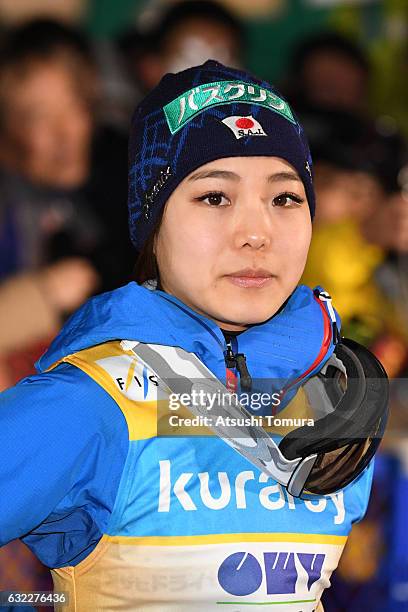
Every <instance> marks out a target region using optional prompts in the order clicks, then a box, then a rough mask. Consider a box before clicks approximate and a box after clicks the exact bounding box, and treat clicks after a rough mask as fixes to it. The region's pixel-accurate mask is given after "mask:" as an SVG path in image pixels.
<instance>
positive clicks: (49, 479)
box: [0, 364, 128, 566]
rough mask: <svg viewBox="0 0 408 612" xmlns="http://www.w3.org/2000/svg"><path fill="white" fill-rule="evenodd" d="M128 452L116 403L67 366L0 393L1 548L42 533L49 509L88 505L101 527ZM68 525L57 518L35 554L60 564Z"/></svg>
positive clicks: (82, 543) (81, 545)
mask: <svg viewBox="0 0 408 612" xmlns="http://www.w3.org/2000/svg"><path fill="white" fill-rule="evenodd" d="M127 450H128V431H127V425H126V422H125V419H124V417H123V415H122V413H121V411H120V410H119V408H118V407H117V405H116V404H115V402H114V401H113V400H112V399H111V398H110V397H109V396H108V395H107V394H106V393H105V391H103V389H102V388H101V387H99V386H98V385H97V384H96V383H95V382H94V381H93V380H91V379H90V378H89V377H88V376H87V375H86V374H84V373H83V372H81V371H79V370H77V369H76V368H74V367H72V366H70V365H67V364H62V365H60V366H59V367H58V368H56V369H55V370H54V371H52V372H50V373H45V374H41V375H36V376H32V377H29V378H26V379H24V380H23V381H21V382H20V383H19V384H18V385H16V386H15V387H13V388H11V389H9V390H8V391H6V392H4V393H3V394H2V395H1V396H0V546H1V545H4V544H6V543H7V542H9V541H10V540H13V539H15V538H19V537H23V536H26V534H29V533H30V532H33V531H35V532H36V533H38V532H41V524H42V523H44V522H45V521H46V519H47V517H48V516H49V515H50V514H52V513H56V514H57V515H58V516H59V518H60V519H64V516H65V515H66V516H70V517H71V519H72V516H73V513H74V514H75V511H76V510H78V509H80V511H81V512H86V510H87V507H88V504H89V507H91V505H92V508H93V512H92V513H91V512H90V513H89V516H91V514H92V516H94V515H95V512H96V515H97V517H96V523H97V524H98V525H99V528H101V529H103V526H104V524H106V522H107V520H108V518H109V516H110V512H111V510H112V508H113V504H114V500H115V497H116V491H117V487H118V485H119V480H120V476H121V473H122V469H123V466H124V462H125V458H126V454H127ZM95 508H96V510H95ZM61 525H62V527H61ZM71 528H72V529H73V530H75V529H76V526H75V524H73V523H72V520H71V521H67V522H65V523H64V520H62V522H61V523H60V525H59V529H58V531H60V532H62V533H61V534H59V539H58V540H56V539H55V537H54V538H50V537H48V538H47V537H46V538H44V537H40V538H37V541H36V543H37V544H38V546H39V548H38V550H39V551H40V554H38V551H37V550H36V549H35V545H34V546H33V547H32V548H33V550H34V551H35V552H36V554H37V556H39V557H40V559H41V560H43V561H45V562H46V563H47V564H49V565H54V564H55V565H56V564H61V563H63V562H64V551H63V550H62V551H61V545H62V544H64V543H65V539H64V532H66V531H69V530H70V529H71ZM45 531H46V530H45ZM88 531H89V533H88V532H87V529H85V530H84V533H83V534H82V536H81V538H79V540H78V538H77V539H76V544H75V546H76V547H77V548H78V551H77V552H80V550H79V549H85V548H86V546H87V545H89V542H87V538H88V539H89V538H90V532H91V531H92V532H93V537H94V535H95V534H94V531H95V524H92V525H89V529H88ZM43 535H44V534H43ZM66 539H67V540H69V537H68V538H66ZM49 543H50V544H49ZM50 546H51V547H52V550H51V549H50ZM69 553H70V555H73V553H75V551H73V550H72V549H71V550H70V551H69ZM57 555H58V560H57V558H56V556H57ZM55 565H54V566H55Z"/></svg>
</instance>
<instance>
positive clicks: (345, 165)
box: [304, 110, 408, 376]
mask: <svg viewBox="0 0 408 612" xmlns="http://www.w3.org/2000/svg"><path fill="white" fill-rule="evenodd" d="M305 129H306V130H307V133H308V135H309V138H310V139H311V142H312V145H311V146H312V148H313V151H314V155H315V160H316V163H315V184H316V193H317V198H318V202H319V210H318V213H317V215H316V229H315V233H314V236H313V240H312V245H311V249H310V253H309V258H308V264H307V266H306V269H305V274H304V280H305V282H306V283H309V282H313V279H316V278H317V277H319V278H321V279H322V282H324V284H325V286H326V287H327V290H328V291H329V292H330V293H332V294H333V296H334V298H335V299H336V302H337V303H338V304H340V307H341V311H342V320H343V326H344V328H345V330H346V335H349V336H350V337H352V338H354V339H355V340H357V341H358V342H361V343H363V344H365V345H366V346H368V347H370V348H371V350H373V351H374V352H375V353H377V356H378V357H379V358H381V359H382V361H383V363H384V365H385V367H386V369H387V371H388V374H389V375H390V376H396V375H397V374H398V373H399V372H400V371H401V369H402V367H403V366H404V363H405V361H406V358H407V350H406V346H405V345H406V340H407V338H408V330H405V332H404V330H403V327H404V326H403V321H402V316H401V313H399V315H398V306H399V304H397V303H393V300H392V299H390V297H389V296H387V292H386V290H385V288H384V287H383V286H382V281H381V280H380V278H378V275H379V271H380V270H381V268H382V266H383V264H384V262H385V260H386V257H387V252H386V251H385V250H384V249H383V248H381V247H380V246H379V244H378V243H379V240H371V239H370V238H369V237H368V236H367V232H366V229H367V226H368V225H370V224H371V219H372V218H375V217H376V216H377V215H378V214H379V212H380V211H381V210H382V209H383V208H384V201H387V199H388V198H389V197H390V193H392V190H393V188H394V189H395V187H396V180H397V177H396V175H395V168H394V166H393V164H392V163H390V158H391V156H390V150H389V141H388V140H387V139H386V138H383V137H381V136H380V135H379V134H377V133H376V132H375V131H374V130H373V129H372V123H370V122H367V121H366V122H364V121H362V119H361V118H360V117H359V116H357V115H355V114H350V113H345V112H339V111H328V110H327V111H325V112H323V111H321V110H315V111H311V110H309V112H308V113H307V115H306V120H305ZM356 253H358V257H357V256H356ZM380 277H381V274H380Z"/></svg>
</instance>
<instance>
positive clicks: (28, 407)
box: [0, 283, 371, 567]
mask: <svg viewBox="0 0 408 612" xmlns="http://www.w3.org/2000/svg"><path fill="white" fill-rule="evenodd" d="M324 309H325V307H324V306H323V305H322V304H321V303H319V300H316V298H315V296H314V295H313V292H312V291H311V290H310V289H309V288H307V287H305V286H299V287H298V288H297V289H296V290H295V292H294V293H293V294H292V296H291V298H290V299H289V300H288V302H287V303H286V305H285V307H284V308H283V309H282V310H281V312H280V313H279V314H277V315H275V316H274V317H272V318H271V319H269V320H268V321H266V322H265V323H263V324H260V325H254V326H252V327H250V328H249V329H248V330H246V331H245V332H243V333H241V334H240V335H239V336H238V338H237V339H236V340H235V342H236V343H237V344H238V345H239V346H237V345H236V346H235V351H236V352H237V351H239V352H242V353H244V354H245V356H246V360H247V366H248V370H249V372H250V373H251V375H252V377H254V378H268V379H280V380H281V381H282V380H283V381H285V382H286V383H288V384H290V382H291V381H296V380H297V379H299V378H301V377H302V376H304V375H305V373H306V372H307V376H311V375H312V374H314V373H315V372H316V371H318V370H319V369H320V368H321V367H322V365H323V362H324V361H325V360H326V359H328V358H329V356H330V355H331V353H332V352H333V350H334V347H333V341H332V339H331V338H330V337H329V340H328V341H327V338H326V339H325V334H326V335H327V329H328V327H327V314H326V315H325V313H324ZM114 339H129V340H131V339H134V340H139V341H141V342H148V343H154V344H163V345H169V346H180V347H182V348H183V349H185V350H187V351H189V352H194V353H195V354H196V355H197V356H198V357H199V358H200V359H201V360H202V362H203V363H204V364H205V365H206V366H207V367H208V368H209V369H210V370H211V371H212V372H213V373H214V374H215V375H216V376H218V378H219V379H221V380H222V381H224V382H225V376H226V370H225V361H224V353H225V350H226V344H225V339H224V337H223V334H222V332H221V330H220V329H219V328H218V326H217V325H216V324H215V323H214V322H212V321H211V320H209V319H207V318H206V317H204V316H202V315H199V314H197V313H195V312H194V311H193V310H191V309H190V308H189V307H187V306H186V305H185V304H183V303H182V302H181V301H180V300H178V299H177V298H175V297H173V296H170V295H168V294H166V293H164V292H162V291H158V290H156V291H150V290H148V289H146V288H145V287H142V286H139V285H137V284H135V283H130V284H128V285H127V286H124V287H122V288H120V289H117V290H115V291H113V292H110V293H107V294H103V295H99V296H97V297H94V298H92V299H91V300H89V301H88V302H87V303H86V304H85V305H84V306H83V307H82V308H81V309H80V310H79V311H77V312H76V313H75V314H74V315H73V316H72V317H71V319H70V320H69V321H68V323H67V324H66V325H65V327H64V328H63V330H62V331H61V333H60V334H59V335H58V336H57V338H56V339H55V340H54V341H53V343H52V344H51V346H50V348H49V350H48V351H47V352H46V353H45V354H44V355H43V356H42V357H41V359H40V360H39V362H38V364H37V369H38V374H36V375H33V376H30V377H28V378H25V379H24V380H22V381H21V382H20V383H18V384H17V385H16V386H15V387H13V388H11V389H9V390H7V391H6V392H4V393H3V394H2V395H1V396H0V546H1V545H4V544H6V543H7V542H9V541H11V540H13V539H15V538H21V539H22V540H23V541H24V542H25V543H26V544H27V545H28V546H29V547H30V548H31V549H32V550H33V551H34V553H35V554H36V555H37V556H38V558H39V559H40V560H41V561H42V562H43V563H44V564H46V565H48V566H49V567H63V566H67V565H70V566H72V565H74V566H75V565H76V564H77V563H79V562H80V561H81V560H83V559H84V558H85V557H86V556H87V555H89V553H90V552H91V551H92V550H93V549H94V548H95V546H96V545H97V543H98V541H99V540H100V538H101V535H102V534H103V533H105V530H106V526H107V524H108V521H109V518H110V516H111V513H112V509H113V506H114V503H115V499H116V496H117V493H118V488H119V483H120V479H121V476H122V472H123V468H124V465H125V461H126V457H127V453H128V447H129V436H128V431H127V425H126V422H125V419H124V417H123V414H122V412H121V411H120V410H119V409H118V407H117V405H116V403H115V402H114V401H113V399H112V398H111V397H110V396H109V395H108V394H107V393H106V392H105V391H104V390H103V389H102V388H101V387H100V386H99V385H98V384H96V382H94V380H92V379H91V378H90V377H89V376H87V375H86V374H85V373H84V372H82V371H81V370H79V369H77V368H75V367H73V366H72V365H69V364H60V365H58V366H57V367H56V368H55V369H53V370H52V371H50V372H47V368H49V367H50V366H51V365H52V364H54V363H55V362H57V361H59V360H60V359H62V358H63V357H64V356H66V355H69V354H72V353H75V352H77V351H80V350H81V349H84V348H87V347H91V346H94V345H97V344H101V343H104V342H107V341H109V340H114ZM325 341H326V343H327V342H328V344H327V346H326V348H325V350H324V351H323V352H322V346H323V345H324V343H325ZM299 384H300V382H298V383H297V384H296V385H295V387H294V388H293V389H292V393H289V394H288V396H287V399H290V397H292V396H293V393H294V392H295V391H296V388H297V386H298V385H299ZM248 465H249V464H248ZM370 486H371V469H369V470H366V471H365V472H364V473H363V474H362V475H361V476H360V478H359V479H358V481H356V483H354V484H352V485H349V487H347V488H346V490H347V491H348V493H347V500H348V503H349V507H351V508H352V510H351V515H352V521H354V520H359V519H360V518H361V517H362V515H363V514H364V512H365V509H366V505H367V502H368V496H369V491H370ZM309 515H310V521H311V523H310V524H307V523H305V524H304V527H303V528H304V529H305V530H306V531H307V532H309V533H315V532H316V530H319V526H318V521H317V520H316V517H318V515H315V514H313V513H309ZM313 523H314V524H313ZM348 529H349V528H346V527H345V534H346V533H347V532H348Z"/></svg>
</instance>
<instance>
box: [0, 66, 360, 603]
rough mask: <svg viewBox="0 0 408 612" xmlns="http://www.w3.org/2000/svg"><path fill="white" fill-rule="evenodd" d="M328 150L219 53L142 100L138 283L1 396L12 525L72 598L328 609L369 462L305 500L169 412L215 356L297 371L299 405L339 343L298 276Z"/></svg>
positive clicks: (226, 362)
mask: <svg viewBox="0 0 408 612" xmlns="http://www.w3.org/2000/svg"><path fill="white" fill-rule="evenodd" d="M310 166H311V160H310V155H309V151H308V147H307V144H306V141H305V138H304V136H303V132H302V129H301V127H300V126H299V124H298V123H297V121H296V119H295V117H294V116H293V114H292V112H291V110H290V108H289V106H288V105H287V103H286V102H285V101H284V100H283V99H282V98H280V96H279V95H278V94H277V93H276V92H274V91H273V90H271V88H270V86H269V85H267V84H264V83H261V82H259V81H257V80H256V79H254V78H253V77H252V76H250V75H248V74H245V73H241V72H238V71H235V70H232V69H229V68H225V67H224V66H222V65H221V64H218V63H216V62H212V61H209V62H207V63H205V64H204V65H202V66H199V67H196V68H192V69H189V70H186V71H184V72H181V73H178V74H176V75H173V74H169V75H166V77H164V79H163V80H162V81H161V82H160V84H159V85H158V86H157V88H156V89H155V90H153V92H152V93H151V94H150V95H149V96H148V97H147V98H146V99H145V100H144V101H143V102H142V104H141V105H140V106H139V107H138V109H137V110H136V113H135V116H134V121H133V124H132V133H131V144H130V173H129V211H130V217H129V218H130V230H131V236H132V239H133V242H134V244H135V246H136V248H137V249H138V250H139V251H140V256H139V259H138V264H137V280H138V282H139V284H136V283H130V284H129V285H127V286H125V287H122V288H121V289H118V290H116V291H114V292H112V293H109V294H104V295H100V296H98V297H96V298H94V299H92V300H90V301H89V302H88V303H87V304H86V305H85V306H84V307H83V308H82V309H80V310H79V311H78V312H77V313H76V314H75V315H74V316H73V317H72V318H71V320H70V322H69V323H68V324H67V325H66V327H65V328H64V329H63V331H62V332H61V334H60V335H59V336H58V337H57V338H56V340H55V341H54V342H53V344H52V345H51V347H50V349H49V350H48V352H47V353H46V354H45V355H43V357H42V358H41V359H40V361H39V362H38V364H37V366H38V370H39V372H41V373H40V374H38V375H37V376H34V377H30V378H28V379H25V380H24V381H22V382H21V383H20V384H19V385H17V386H16V387H14V388H13V389H10V390H9V391H8V392H6V393H5V394H4V396H3V397H4V399H3V406H2V410H1V412H0V414H1V419H2V427H1V430H0V431H1V432H2V434H3V432H4V431H5V429H7V435H6V436H5V439H4V441H3V443H2V444H1V446H0V449H1V451H0V452H1V453H2V454H4V460H3V461H2V462H1V465H2V466H4V465H7V468H6V470H5V471H4V468H2V471H1V473H0V492H1V495H0V504H1V512H0V516H1V518H0V543H1V544H3V543H5V542H6V541H9V540H10V539H13V538H16V537H21V538H22V539H23V541H24V542H25V543H26V544H27V545H28V546H30V548H32V550H33V551H35V553H36V554H37V556H38V557H39V558H40V559H41V560H42V562H43V563H45V564H46V565H48V566H49V567H51V568H57V569H53V571H52V573H53V578H54V583H55V587H56V590H57V591H65V592H69V596H70V603H69V605H68V609H69V610H71V609H77V610H113V609H122V610H144V609H152V610H160V611H162V610H172V611H176V610H177V611H178V610H191V609H194V610H206V611H207V610H213V609H214V610H215V609H219V607H220V606H221V605H223V604H232V605H233V609H234V610H241V609H246V605H247V604H249V603H254V604H256V603H262V602H267V603H279V602H281V605H280V606H278V608H277V609H282V610H283V609H285V610H307V611H311V610H315V609H317V608H319V609H321V604H320V603H319V602H320V597H321V594H322V591H323V589H324V588H325V587H326V586H328V585H329V577H330V574H331V572H332V571H333V570H334V569H335V567H336V566H337V563H338V560H339V557H340V554H341V551H342V549H343V547H344V544H345V542H346V539H347V534H348V533H349V531H350V528H351V524H352V523H353V522H354V521H357V520H359V519H361V517H362V516H363V515H364V512H365V509H366V506H367V502H368V495H369V490H370V483H371V469H368V470H365V471H363V472H362V473H361V475H360V476H359V477H358V478H357V480H354V482H353V483H352V484H350V485H349V486H347V487H345V488H344V489H343V490H341V491H339V492H336V493H331V494H330V495H326V496H313V497H311V498H310V499H306V500H303V499H300V498H295V497H294V496H293V495H292V494H291V493H290V492H289V486H288V487H287V488H284V487H283V486H281V484H279V483H277V482H274V481H273V480H272V479H271V478H270V477H269V476H268V473H266V471H260V470H259V469H257V468H254V465H253V464H252V463H251V462H250V461H248V458H246V457H245V456H243V454H245V453H242V452H236V450H235V449H233V448H230V447H229V446H228V445H227V444H226V443H225V440H223V439H221V438H220V437H219V436H217V435H215V436H209V435H198V436H197V435H194V432H193V435H189V436H188V435H186V430H183V429H182V428H180V430H179V431H175V430H174V429H173V430H172V433H173V434H174V435H173V436H171V437H166V436H161V435H160V428H159V431H158V428H157V419H158V415H161V416H163V414H164V418H166V412H165V411H164V412H159V411H158V407H159V408H163V406H164V407H166V406H168V405H170V402H169V390H173V391H174V390H175V389H176V390H177V388H178V389H180V388H181V387H180V386H178V387H177V385H178V384H179V383H180V384H181V382H183V381H186V380H188V377H191V378H192V377H193V375H194V373H195V372H197V371H199V370H200V368H201V370H200V371H205V372H206V373H207V375H208V376H207V382H208V379H211V380H212V381H213V379H214V377H217V378H218V379H219V381H226V384H227V386H228V389H229V390H230V391H234V392H235V391H237V392H241V391H242V390H243V389H245V390H246V391H250V392H253V391H254V390H257V389H259V388H262V385H264V386H265V383H266V387H268V388H269V389H273V388H275V390H280V389H282V382H283V384H284V390H285V394H284V395H282V394H280V395H279V397H278V400H279V401H278V402H277V403H278V404H280V405H279V409H282V408H283V407H284V406H286V405H287V404H288V400H289V399H290V398H292V397H293V395H294V394H295V392H296V390H297V389H298V388H299V386H300V384H301V382H304V381H305V380H307V379H309V378H310V377H311V376H312V375H313V374H315V373H316V372H318V371H319V370H320V369H321V367H322V366H323V364H324V363H327V361H328V360H329V359H330V357H331V355H332V354H333V351H334V349H335V343H336V342H337V338H336V335H337V333H336V331H337V329H338V325H339V322H338V320H337V318H336V316H335V314H334V311H333V309H332V308H331V306H330V303H329V302H328V301H327V296H326V298H324V294H323V293H322V292H320V293H319V295H317V294H316V295H315V293H313V291H312V290H310V289H309V288H307V287H304V286H300V287H297V288H296V285H297V282H298V280H299V278H300V276H301V274H302V271H303V268H304V265H305V261H306V256H307V251H308V247H309V242H310V237H311V219H312V217H313V214H314V195H313V184H312V177H311V168H310ZM145 281H147V282H145ZM141 283H143V285H142V284H141ZM157 283H159V285H158V287H157ZM155 287H157V288H156V289H155ZM319 297H320V299H319ZM323 298H324V300H325V301H322V299H323ZM146 347H147V348H149V347H150V350H151V351H152V350H153V352H154V351H157V352H154V354H155V359H156V365H157V363H158V364H159V365H158V366H157V367H156V366H155V367H153V366H152V364H151V363H146V362H145V361H144V360H143V359H142V358H141V357H140V355H141V354H142V351H143V350H146ZM152 347H153V348H152ZM151 354H153V353H152V352H151ZM197 364H198V365H197ZM194 368H196V369H194ZM172 377H173V378H172ZM162 379H166V380H167V382H168V387H166V388H164V387H163V385H162V383H161V380H162ZM180 381H181V382H180ZM259 381H260V382H259ZM258 382H259V384H258ZM268 385H269V386H268ZM277 385H279V386H277ZM166 389H167V390H166ZM275 398H276V396H275ZM293 406H295V408H293ZM296 406H297V404H296V402H292V403H291V404H290V405H289V406H288V407H287V408H286V409H285V410H288V411H290V410H292V413H293V414H295V415H296V414H297V410H298V409H297V408H296ZM300 409H302V410H303V408H299V410H300ZM248 410H249V411H250V412H251V410H252V412H253V413H257V414H260V413H263V414H265V415H267V414H269V415H271V414H272V413H273V411H275V410H277V407H276V403H274V402H273V401H272V400H271V398H269V402H268V404H267V405H266V406H263V407H262V408H261V410H259V409H258V408H253V409H252V408H251V406H249V407H248ZM170 411H171V410H170ZM175 412H176V411H175ZM190 416H191V414H190ZM161 423H162V420H161V418H160V424H161ZM168 423H169V424H170V425H172V426H173V425H174V419H173V420H172V421H170V418H169V420H168ZM174 427H175V429H177V424H176V425H174ZM190 433H191V430H190ZM199 433H200V434H203V429H199ZM206 433H207V434H208V433H211V431H209V430H207V431H206ZM44 441H45V442H46V443H45V444H44V443H43V442H44ZM295 442H296V440H295ZM315 459H316V455H314V460H315ZM282 461H284V459H283V458H282ZM359 465H360V464H359ZM360 468H361V465H360ZM342 469H343V468H342ZM344 470H345V471H347V466H346V465H345V466H344ZM309 471H310V467H309ZM360 471H361V470H360ZM12 477H13V478H12ZM346 480H347V479H346ZM310 489H311V490H312V489H313V487H310ZM299 491H300V489H299ZM292 492H293V491H292Z"/></svg>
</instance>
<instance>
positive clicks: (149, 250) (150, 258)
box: [133, 206, 166, 289]
mask: <svg viewBox="0 0 408 612" xmlns="http://www.w3.org/2000/svg"><path fill="white" fill-rule="evenodd" d="M165 208H166V207H165V206H163V208H162V210H161V212H160V215H159V218H158V220H157V222H156V225H155V226H154V228H153V230H152V232H151V234H150V236H149V237H148V239H147V240H146V242H145V244H144V245H143V248H142V250H141V251H140V253H139V254H138V257H137V259H136V263H135V267H134V270H133V279H134V280H135V281H136V282H137V283H138V284H139V285H141V284H142V283H144V282H145V281H147V280H151V279H154V278H156V279H157V283H158V285H157V288H158V289H161V284H160V274H159V268H158V265H157V260H156V256H155V254H154V253H153V246H154V239H155V237H156V236H157V234H158V232H159V230H160V226H161V223H162V220H163V214H164V210H165Z"/></svg>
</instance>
